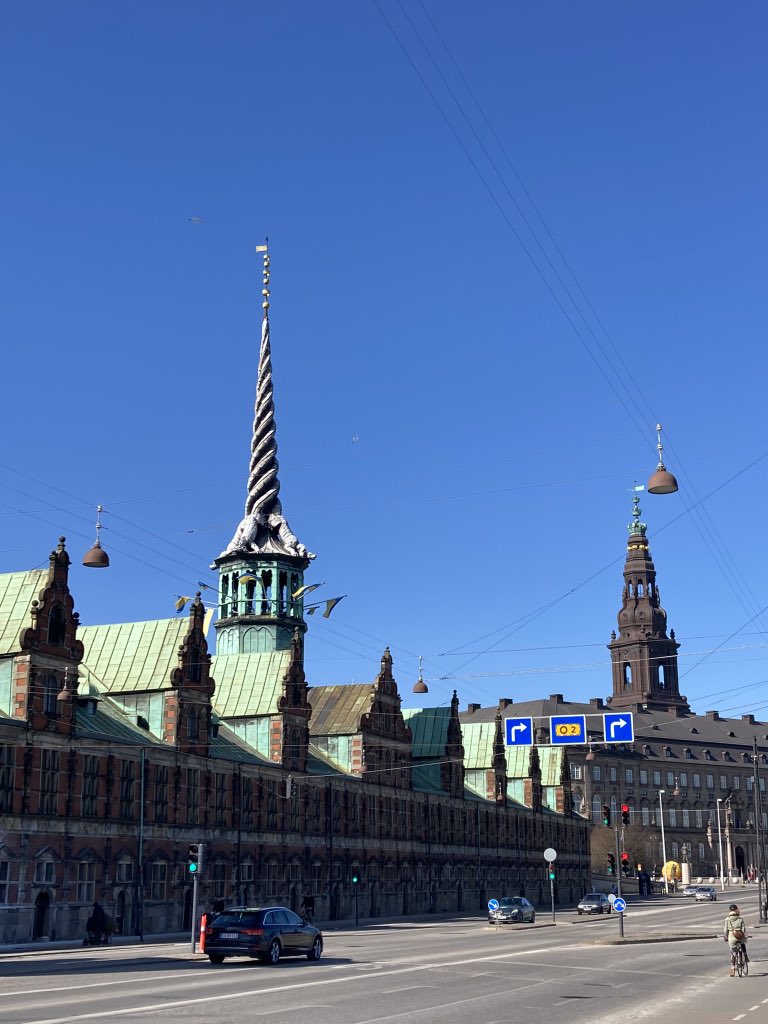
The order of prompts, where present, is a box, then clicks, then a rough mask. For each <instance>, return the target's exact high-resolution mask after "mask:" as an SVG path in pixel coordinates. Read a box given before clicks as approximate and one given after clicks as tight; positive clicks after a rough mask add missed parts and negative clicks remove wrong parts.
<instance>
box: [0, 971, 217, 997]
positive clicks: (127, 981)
mask: <svg viewBox="0 0 768 1024" xmlns="http://www.w3.org/2000/svg"><path fill="white" fill-rule="evenodd" d="M187 975H188V976H189V977H191V978H196V977H199V976H200V971H199V970H197V971H184V972H182V971H170V972H169V973H168V974H152V975H150V976H149V977H147V978H142V979H141V980H142V981H145V982H149V981H155V980H157V981H165V980H166V979H167V978H182V979H183V978H184V977H186V976H187ZM135 984H136V979H135V978H114V979H113V980H112V981H92V982H90V983H89V984H87V985H78V986H77V988H78V991H80V990H81V989H85V988H113V987H114V986H115V985H135ZM71 988H72V986H71V985H57V986H56V987H55V988H39V989H38V990H37V993H36V994H37V995H38V996H46V995H48V993H49V992H69V991H70V989H71ZM25 995H27V996H28V995H29V989H28V988H25V989H19V990H18V991H17V992H6V990H5V989H2V988H0V999H7V997H8V996H25Z"/></svg>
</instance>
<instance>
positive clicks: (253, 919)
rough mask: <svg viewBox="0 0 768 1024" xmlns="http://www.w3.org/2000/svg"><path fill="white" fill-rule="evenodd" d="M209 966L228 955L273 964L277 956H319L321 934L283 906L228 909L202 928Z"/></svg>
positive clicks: (320, 951) (321, 953)
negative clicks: (253, 958)
mask: <svg viewBox="0 0 768 1024" xmlns="http://www.w3.org/2000/svg"><path fill="white" fill-rule="evenodd" d="M205 952H206V953H207V954H208V959H209V960H210V961H211V963H212V964H221V963H223V962H224V960H225V958H226V957H228V956H250V957H255V958H256V959H257V960H264V961H266V962H267V963H270V964H276V963H277V962H278V960H279V959H280V957H281V956H306V958H307V959H308V960H319V959H320V957H321V956H322V955H323V933H322V932H321V931H320V929H319V928H315V926H314V925H312V924H308V923H307V921H306V920H305V918H303V917H299V915H298V914H294V912H293V911H292V910H289V909H288V908H287V907H230V908H229V909H228V910H224V911H222V912H221V913H220V914H217V915H216V917H214V919H213V920H212V921H211V923H210V924H209V925H208V927H207V928H206V929H205Z"/></svg>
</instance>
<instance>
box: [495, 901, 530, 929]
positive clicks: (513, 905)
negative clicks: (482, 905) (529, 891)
mask: <svg viewBox="0 0 768 1024" xmlns="http://www.w3.org/2000/svg"><path fill="white" fill-rule="evenodd" d="M488 920H489V922H490V923H491V924H508V923H510V922H511V923H520V924H524V923H525V922H526V921H528V922H530V924H533V923H534V922H535V920H536V911H535V910H534V907H533V904H532V903H529V901H528V900H527V899H526V898H525V896H505V897H504V898H503V899H500V900H499V909H498V910H489V911H488Z"/></svg>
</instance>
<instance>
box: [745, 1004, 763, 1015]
mask: <svg viewBox="0 0 768 1024" xmlns="http://www.w3.org/2000/svg"><path fill="white" fill-rule="evenodd" d="M759 1009H760V1007H759V1006H757V1005H755V1006H750V1008H749V1009H748V1010H747V1013H752V1011H753V1010H759Z"/></svg>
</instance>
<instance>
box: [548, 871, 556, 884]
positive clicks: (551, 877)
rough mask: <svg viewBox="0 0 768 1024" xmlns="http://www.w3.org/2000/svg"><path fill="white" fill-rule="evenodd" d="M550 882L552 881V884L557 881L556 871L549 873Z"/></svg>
mask: <svg viewBox="0 0 768 1024" xmlns="http://www.w3.org/2000/svg"><path fill="white" fill-rule="evenodd" d="M549 880H550V882H554V880H555V872H554V871H550V872H549Z"/></svg>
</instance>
